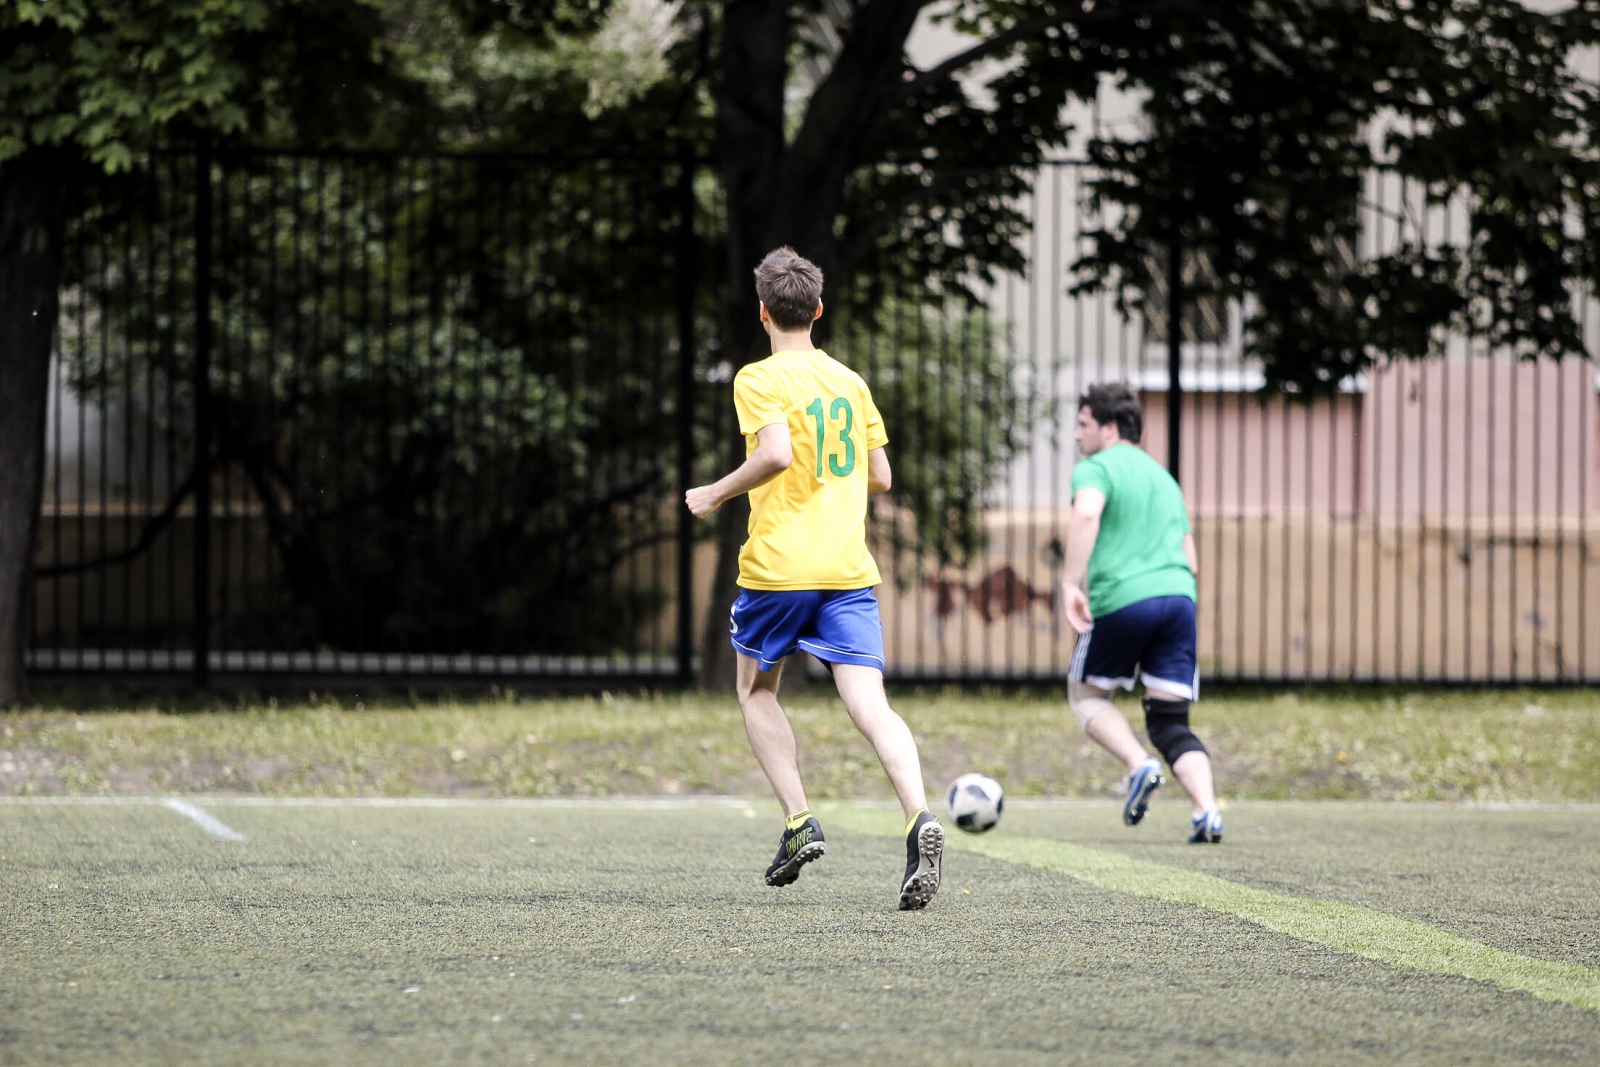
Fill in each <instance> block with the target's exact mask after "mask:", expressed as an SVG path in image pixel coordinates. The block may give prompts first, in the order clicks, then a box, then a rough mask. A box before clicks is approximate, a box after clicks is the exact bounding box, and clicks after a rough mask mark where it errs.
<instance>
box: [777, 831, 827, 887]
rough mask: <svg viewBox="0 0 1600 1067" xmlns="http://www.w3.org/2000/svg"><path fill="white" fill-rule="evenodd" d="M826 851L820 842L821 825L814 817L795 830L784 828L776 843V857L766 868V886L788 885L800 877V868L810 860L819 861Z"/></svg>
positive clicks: (825, 847)
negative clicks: (780, 837)
mask: <svg viewBox="0 0 1600 1067" xmlns="http://www.w3.org/2000/svg"><path fill="white" fill-rule="evenodd" d="M826 851H828V846H827V845H825V844H823V842H822V824H821V823H819V822H818V821H817V820H816V817H815V816H813V817H812V818H809V819H807V820H806V821H805V822H803V823H801V824H800V826H799V827H798V828H797V829H794V830H790V829H788V828H785V829H784V831H783V837H782V839H781V840H779V842H778V856H777V858H776V859H774V860H773V861H772V866H770V867H768V868H767V884H768V885H788V884H790V883H791V882H793V881H794V880H795V879H796V878H799V877H800V868H801V867H804V866H805V865H806V864H808V863H810V862H811V861H812V860H819V859H821V858H822V854H823V853H824V852H826Z"/></svg>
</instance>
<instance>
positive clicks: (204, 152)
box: [192, 138, 212, 689]
mask: <svg viewBox="0 0 1600 1067" xmlns="http://www.w3.org/2000/svg"><path fill="white" fill-rule="evenodd" d="M211 252H212V248H211V142H210V141H209V140H208V139H205V138H202V139H201V140H200V144H199V145H198V147H197V148H196V150H195V219H194V367H193V368H192V372H193V387H194V591H193V592H194V664H193V666H194V684H195V686H196V688H200V689H203V688H205V687H206V685H207V684H209V682H210V670H211V662H210V651H211Z"/></svg>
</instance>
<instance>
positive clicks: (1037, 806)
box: [0, 793, 1600, 814]
mask: <svg viewBox="0 0 1600 1067" xmlns="http://www.w3.org/2000/svg"><path fill="white" fill-rule="evenodd" d="M189 799H190V800H191V801H192V802H198V803H201V804H205V805H206V806H208V807H240V808H459V809H491V808H502V809H504V808H511V809H527V810H532V811H540V810H546V811H548V810H556V811H562V810H574V811H605V810H612V811H687V810H693V809H695V808H731V809H735V810H742V809H744V808H750V807H757V808H759V807H763V806H767V807H770V806H772V804H773V802H772V800H771V798H769V797H734V796H720V795H698V794H697V795H695V796H679V797H673V796H656V797H651V796H639V797H264V796H239V795H233V794H229V793H209V794H194V795H192V796H190V797H189ZM929 800H931V801H932V802H933V806H934V809H935V813H936V814H937V813H938V810H939V809H941V808H942V805H943V795H942V794H930V795H929ZM166 803H167V800H166V798H163V797H152V796H0V807H4V806H6V805H22V806H31V805H38V806H42V807H49V806H51V805H62V806H68V807H72V806H78V805H84V806H95V805H106V806H112V807H118V806H127V805H133V806H138V805H147V804H166ZM841 803H843V804H844V805H845V806H848V807H852V808H861V809H863V810H867V811H872V810H877V809H880V808H881V809H884V810H892V809H897V808H899V806H900V805H899V804H898V803H897V802H895V801H893V800H890V799H870V800H851V801H844V802H841ZM1120 803H1121V801H1120V800H1118V799H1117V798H1115V797H1103V798H1094V799H1087V798H1071V799H1068V798H1044V797H1017V798H1015V799H1013V798H1011V797H1007V798H1006V809H1007V810H1008V811H1074V810H1079V811H1095V810H1106V811H1110V810H1114V809H1115V808H1116V807H1117V805H1118V804H1120ZM1223 808H1224V810H1227V811H1472V812H1483V813H1488V814H1503V813H1518V812H1541V811H1542V812H1553V811H1570V812H1581V813H1600V804H1596V803H1593V802H1584V801H1509V802H1504V801H1484V802H1479V801H1448V800H1388V801H1385V800H1236V801H1233V802H1232V803H1231V804H1229V803H1226V802H1225V803H1224V805H1223Z"/></svg>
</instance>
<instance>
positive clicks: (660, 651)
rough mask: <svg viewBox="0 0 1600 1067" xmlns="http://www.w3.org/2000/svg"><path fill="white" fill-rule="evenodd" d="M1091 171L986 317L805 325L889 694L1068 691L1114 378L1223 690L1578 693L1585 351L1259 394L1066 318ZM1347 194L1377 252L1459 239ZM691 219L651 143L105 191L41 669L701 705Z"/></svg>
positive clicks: (64, 370) (1391, 198)
mask: <svg viewBox="0 0 1600 1067" xmlns="http://www.w3.org/2000/svg"><path fill="white" fill-rule="evenodd" d="M1081 175H1082V170H1081V168H1080V167H1078V166H1075V165H1070V164H1062V165H1055V166H1049V167H1045V168H1043V169H1042V170H1041V172H1040V173H1039V175H1038V177H1037V179H1036V182H1035V189H1034V194H1033V197H1032V201H1031V203H1030V204H1029V205H1028V209H1029V212H1030V215H1031V217H1032V218H1033V219H1034V229H1033V231H1032V234H1031V236H1030V238H1029V240H1028V247H1027V249H1026V251H1027V253H1028V261H1029V263H1030V264H1031V269H1030V271H1029V273H1028V275H1027V277H1018V276H1008V277H1005V278H1002V279H1001V280H1000V281H999V282H998V283H997V284H994V285H992V286H989V287H986V288H985V289H984V290H983V295H984V297H985V299H984V300H983V301H982V304H981V306H974V305H970V304H963V303H959V302H955V301H948V302H940V301H931V300H929V299H927V298H926V295H925V294H919V293H914V292H911V293H906V292H899V291H897V290H893V289H891V290H889V291H888V292H887V295H885V294H884V292H883V291H882V290H881V288H879V287H874V286H872V285H871V283H872V282H873V281H874V280H873V279H866V278H857V279H855V280H854V285H855V286H857V287H859V289H860V292H861V293H865V292H867V291H868V290H869V289H870V290H872V291H873V292H874V293H876V294H877V295H876V296H875V297H874V298H873V299H872V300H870V301H869V300H867V299H864V298H861V299H857V298H855V297H856V296H857V295H858V294H856V293H855V291H854V290H852V292H851V293H847V294H841V295H842V296H843V297H844V298H843V299H841V300H839V301H838V302H837V303H830V306H831V307H834V308H836V309H837V312H838V316H839V321H838V322H837V324H836V326H835V329H834V335H833V339H832V340H831V341H830V346H831V347H832V348H833V350H834V351H835V352H836V354H838V355H840V356H841V358H844V359H846V360H847V361H848V362H850V363H851V364H852V365H855V366H858V367H859V368H860V369H861V370H862V371H863V372H864V373H865V374H866V375H867V377H868V379H869V381H871V383H872V384H873V387H874V391H875V393H876V394H877V397H878V399H879V402H880V406H881V407H882V408H883V410H884V412H885V416H886V420H887V421H888V423H889V430H890V434H891V445H890V451H891V455H892V456H893V457H894V461H895V465H896V483H897V490H896V492H895V494H893V498H892V499H890V500H885V501H879V502H877V503H875V518H874V521H873V527H872V537H873V543H874V547H875V551H876V552H877V553H878V556H879V560H880V563H881V564H882V565H883V569H884V571H885V576H886V581H885V584H884V586H883V587H882V589H881V590H880V600H881V602H882V605H883V609H884V614H885V623H886V628H887V636H888V639H889V646H890V661H891V662H890V671H891V674H893V675H896V676H898V677H902V678H923V679H952V680H976V679H982V680H1013V679H1014V680H1039V679H1054V678H1059V677H1060V676H1061V674H1062V672H1063V671H1064V669H1065V666H1066V663H1067V660H1068V659H1069V658H1070V654H1071V647H1072V640H1071V634H1070V631H1067V630H1066V629H1065V628H1064V627H1063V626H1062V625H1061V623H1060V622H1059V620H1058V618H1057V616H1056V614H1055V611H1054V597H1055V592H1054V590H1055V584H1056V581H1057V579H1058V576H1059V571H1060V565H1061V544H1060V538H1061V537H1062V536H1063V535H1064V532H1065V518H1066V515H1067V512H1068V510H1069V491H1068V486H1069V483H1070V474H1071V468H1072V464H1073V462H1074V459H1075V456H1074V453H1073V445H1072V441H1071V429H1070V426H1071V420H1072V416H1073V414H1074V401H1073V398H1074V397H1075V396H1076V395H1077V393H1078V391H1079V390H1080V389H1081V387H1082V386H1083V385H1085V384H1087V383H1088V382H1090V381H1094V380H1104V379H1107V378H1117V379H1121V380H1127V381H1130V382H1132V383H1134V384H1135V385H1136V386H1137V387H1138V388H1139V389H1140V391H1141V393H1142V394H1143V396H1144V398H1145V401H1146V407H1147V413H1146V415H1147V417H1146V423H1147V426H1148V428H1149V429H1148V432H1147V437H1146V441H1145V444H1146V447H1147V448H1149V449H1150V450H1151V452H1152V453H1153V454H1154V455H1156V456H1157V457H1158V458H1166V457H1167V456H1168V451H1167V449H1168V441H1169V439H1170V434H1171V430H1170V428H1171V427H1176V428H1178V430H1179V432H1180V433H1181V435H1182V448H1181V451H1180V453H1179V456H1180V461H1179V463H1178V466H1179V468H1180V474H1181V480H1182V482H1183V484H1184V486H1185V489H1186V492H1187V495H1188V499H1189V502H1190V506H1191V510H1192V512H1193V515H1194V524H1195V530H1196V534H1197V538H1198V541H1199V544H1200V548H1201V558H1202V575H1201V588H1202V596H1201V601H1202V603H1201V620H1202V658H1203V669H1204V670H1205V672H1206V673H1207V674H1208V676H1210V677H1213V678H1231V679H1241V680H1281V681H1300V680H1388V679H1393V680H1401V679H1412V680H1418V681H1436V680H1458V681H1467V680H1481V681H1563V682H1570V681H1577V680H1595V679H1597V678H1600V608H1597V607H1596V603H1597V602H1600V601H1597V598H1596V593H1597V592H1600V551H1597V549H1600V543H1597V541H1596V539H1595V536H1594V534H1593V533H1592V532H1591V530H1592V529H1593V528H1595V527H1596V526H1597V525H1600V391H1597V387H1600V382H1597V380H1596V375H1595V370H1596V367H1595V363H1594V362H1593V361H1592V360H1586V361H1568V362H1566V363H1563V364H1553V363H1552V364H1544V365H1534V364H1517V363H1514V362H1510V361H1504V360H1497V359H1495V358H1492V357H1490V356H1487V355H1483V354H1478V353H1470V352H1467V351H1466V350H1465V349H1464V347H1460V348H1459V350H1458V351H1455V352H1453V353H1452V355H1451V357H1450V358H1447V359H1445V360H1442V361H1437V362H1431V363H1427V364H1403V365H1398V366H1395V367H1389V368H1383V369H1380V370H1378V371H1376V372H1374V373H1373V374H1371V375H1368V376H1367V378H1366V379H1365V380H1361V381H1356V382H1352V383H1350V385H1349V387H1348V389H1347V391H1345V392H1343V393H1341V394H1340V395H1339V396H1337V397H1335V398H1333V399H1329V400H1322V401H1317V402H1314V403H1311V404H1300V403H1288V402H1285V401H1282V400H1276V399H1263V398H1260V397H1258V396H1257V395H1256V394H1255V388H1256V385H1257V384H1258V382H1259V375H1258V374H1257V373H1256V372H1255V371H1253V370H1252V368H1251V367H1250V365H1249V364H1248V363H1247V362H1245V361H1244V360H1242V359H1241V358H1240V357H1239V354H1238V353H1239V328H1240V327H1239V311H1238V309H1237V308H1229V307H1226V306H1208V305H1204V304H1191V305H1189V306H1186V307H1185V308H1184V309H1183V324H1182V327H1181V329H1180V330H1179V331H1177V333H1178V336H1177V338H1176V343H1175V344H1174V343H1170V342H1172V341H1173V340H1174V339H1173V338H1171V337H1169V334H1170V333H1171V332H1172V331H1171V330H1170V329H1169V328H1168V327H1167V325H1166V323H1165V320H1164V319H1163V318H1162V317H1161V316H1159V315H1157V316H1156V318H1155V319H1154V320H1153V321H1151V322H1148V323H1147V322H1145V321H1142V320H1137V319H1128V318H1125V317H1123V316H1121V315H1120V314H1118V313H1117V312H1116V311H1115V309H1114V307H1113V306H1112V304H1111V303H1110V302H1109V301H1107V300H1104V299H1097V298H1088V297H1068V296H1066V295H1065V282H1064V279H1065V273H1066V270H1067V268H1068V267H1069V266H1070V264H1071V262H1072V260H1073V259H1074V257H1075V256H1076V254H1077V251H1078V249H1080V248H1081V247H1082V230H1083V227H1084V226H1085V224H1086V222H1087V221H1088V220H1089V216H1088V215H1087V213H1086V209H1085V208H1084V206H1083V200H1082V195H1081V187H1080V179H1081ZM1370 192H1371V196H1370V199H1371V209H1370V210H1371V218H1370V219H1369V224H1368V226H1367V227H1366V230H1367V233H1368V234H1369V235H1370V239H1371V240H1372V241H1373V242H1374V243H1375V245H1381V243H1382V242H1384V241H1392V240H1394V239H1395V238H1396V235H1397V234H1399V233H1401V232H1405V231H1406V228H1407V227H1410V228H1412V232H1422V233H1424V234H1425V235H1428V236H1429V238H1430V239H1438V240H1448V239H1450V238H1451V234H1452V232H1453V229H1457V228H1459V226H1460V224H1461V219H1460V218H1459V217H1455V216H1452V215H1451V213H1450V212H1449V211H1444V212H1442V213H1441V212H1440V211H1438V210H1434V209H1428V208H1427V207H1426V206H1425V205H1422V204H1420V202H1417V203H1414V202H1413V201H1412V199H1411V198H1410V196H1409V194H1408V191H1407V190H1406V189H1404V188H1402V187H1400V186H1398V185H1396V184H1394V183H1386V182H1384V181H1381V180H1379V179H1374V183H1373V187H1372V189H1371V191H1370ZM716 198H717V190H716V186H715V182H714V179H713V177H712V175H711V174H710V172H709V171H707V170H705V169H702V168H698V167H697V166H696V165H694V164H693V163H692V162H690V163H686V162H684V161H681V160H673V159H652V158H635V159H552V158H534V157H467V158H464V157H437V158H417V157H408V158H396V157H390V156H379V155H372V156H361V155H339V156H318V155H293V154H282V153H279V154H245V155H218V156H216V157H215V158H213V157H211V156H210V155H209V154H208V153H206V152H205V151H203V150H202V151H201V152H199V153H187V154H185V153H179V154H171V155H163V156H158V157H156V158H154V159H152V160H150V161H149V165H148V166H147V167H145V168H144V169H142V170H140V171H138V172H137V173H135V174H134V175H132V176H131V177H129V178H127V179H125V180H118V181H116V182H115V183H114V184H108V185H107V186H106V187H105V188H103V189H100V190H96V191H95V194H94V196H93V198H92V201H91V203H90V204H87V205H84V210H83V211H82V212H80V213H79V214H78V215H77V218H78V219H79V221H78V222H77V223H75V224H74V229H73V232H72V234H71V242H70V251H69V265H68V271H67V274H68V278H69V285H68V286H67V288H66V289H65V291H64V298H65V299H64V305H63V313H62V321H61V330H60V340H59V345H58V350H57V354H56V360H55V371H56V373H55V378H54V387H53V390H52V395H51V401H50V422H49V431H48V432H49V463H48V472H47V479H48V484H47V489H46V499H45V504H44V513H43V525H42V534H41V543H40V552H39V558H38V566H39V570H38V576H39V581H38V583H37V587H36V594H35V624H34V638H33V642H32V648H31V651H30V654H29V655H30V658H29V662H30V665H31V667H32V669H34V670H35V671H41V672H59V673H98V672H106V671H116V672H175V673H180V674H182V675H185V676H189V677H193V678H194V679H196V680H198V681H201V682H203V681H205V680H206V679H207V678H208V677H209V676H212V675H216V674H251V675H260V674H268V675H271V674H296V675H302V674H318V675H324V674H346V675H361V676H380V675H381V676H386V677H398V678H407V677H422V676H430V677H490V676H494V677H507V678H512V677H540V678H552V677H561V678H574V679H595V680H599V679H612V678H632V679H647V680H658V681H661V682H663V683H665V682H671V681H686V680H688V679H690V678H691V677H692V676H693V673H694V670H695V662H696V659H697V652H698V650H697V649H696V648H695V647H694V636H693V635H697V634H699V632H700V619H701V617H702V616H703V614H704V613H705V612H707V611H710V610H714V609H713V608H712V606H711V605H710V604H709V603H708V602H707V601H708V593H707V586H708V585H709V575H710V572H711V562H712V561H711V551H712V549H711V546H710V544H709V542H708V541H707V540H705V537H704V535H705V534H707V533H708V532H709V530H708V529H707V528H705V527H702V526H700V525H697V524H695V523H693V522H691V521H690V520H689V518H688V516H687V513H686V512H685V511H684V509H683V508H682V507H681V505H680V503H679V502H680V500H681V486H682V485H683V484H685V483H687V482H690V481H692V480H695V479H697V478H701V477H708V476H710V475H712V474H713V473H714V472H713V470H712V467H713V465H714V464H715V462H716V457H717V456H719V455H721V454H722V453H723V452H724V449H723V448H721V447H719V446H718V438H719V436H720V434H721V433H723V432H726V425H727V422H728V420H727V419H725V418H722V417H719V413H720V414H725V413H726V409H729V408H731V390H730V386H729V382H730V379H731V371H732V366H731V362H730V361H729V360H728V359H727V358H726V356H725V354H723V353H720V352H719V351H718V350H717V347H716V335H717V329H716V319H715V316H716V313H717V309H718V307H719V303H718V299H717V298H718V283H719V280H720V264H721V257H722V253H721V251H720V249H719V246H718V240H719V238H718V233H719V231H718V220H719V211H718V205H717V200H716ZM1354 251H1355V253H1356V254H1360V253H1361V252H1362V251H1364V250H1354ZM1365 251H1370V250H1365ZM1183 269H1185V270H1189V271H1196V270H1200V269H1203V264H1198V263H1187V264H1185V265H1184V266H1183ZM1152 303H1153V305H1155V306H1159V305H1160V303H1161V301H1159V300H1158V301H1153V302H1152ZM1584 307H1585V308H1588V307H1590V302H1589V301H1588V300H1587V299H1585V300H1584ZM1589 323H1590V335H1589V336H1590V339H1591V351H1596V350H1600V347H1596V346H1595V336H1594V335H1595V328H1594V323H1593V317H1592V316H1591V317H1590V320H1589ZM1174 356H1176V362H1174V361H1173V357H1174ZM1174 376H1175V377H1176V380H1175V381H1174ZM1174 385H1176V386H1177V387H1178V388H1177V389H1174V388H1173V386H1174ZM1172 412H1175V413H1176V415H1175V417H1171V418H1169V413H1172Z"/></svg>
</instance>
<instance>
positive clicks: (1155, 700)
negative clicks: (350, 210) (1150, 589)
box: [1141, 597, 1222, 844]
mask: <svg viewBox="0 0 1600 1067" xmlns="http://www.w3.org/2000/svg"><path fill="white" fill-rule="evenodd" d="M1161 600H1162V601H1163V602H1164V603H1163V611H1164V613H1165V614H1166V616H1167V619H1166V622H1165V624H1164V625H1163V626H1162V628H1161V630H1160V632H1159V633H1158V634H1157V635H1156V637H1155V638H1154V639H1153V640H1152V642H1151V647H1150V648H1149V649H1148V650H1147V651H1146V654H1145V666H1144V668H1143V670H1142V672H1141V675H1142V680H1143V682H1144V687H1145V700H1144V714H1145V729H1146V731H1147V732H1148V733H1149V735H1150V742H1151V744H1153V745H1155V746H1156V748H1157V750H1159V751H1160V752H1161V755H1162V757H1163V758H1164V759H1166V761H1167V765H1168V766H1170V767H1171V768H1172V773H1173V774H1174V775H1175V776H1176V777H1177V779H1178V782H1179V783H1180V784H1181V785H1182V786H1183V789H1184V792H1186V793H1188V794H1189V802H1190V805H1191V807H1192V809H1193V810H1192V811H1191V813H1190V821H1191V825H1192V833H1191V835H1190V838H1189V840H1190V841H1191V842H1194V843H1197V844H1198V843H1216V842H1219V841H1221V840H1222V813H1221V811H1220V810H1219V809H1218V807H1217V794H1216V783H1215V781H1214V778H1213V775H1212V770H1211V754H1210V753H1209V752H1208V751H1207V750H1206V746H1205V743H1204V742H1202V741H1201V740H1200V738H1199V737H1198V736H1196V734H1195V732H1194V730H1193V729H1191V728H1190V725H1189V706H1190V703H1191V702H1192V701H1193V700H1195V699H1196V698H1198V697H1199V695H1200V693H1199V682H1200V675H1199V670H1198V666H1197V663H1198V660H1197V654H1196V627H1195V607H1194V601H1192V600H1190V599H1189V598H1188V597H1163V598H1161Z"/></svg>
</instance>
